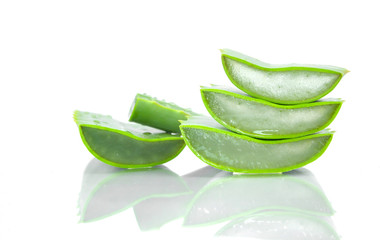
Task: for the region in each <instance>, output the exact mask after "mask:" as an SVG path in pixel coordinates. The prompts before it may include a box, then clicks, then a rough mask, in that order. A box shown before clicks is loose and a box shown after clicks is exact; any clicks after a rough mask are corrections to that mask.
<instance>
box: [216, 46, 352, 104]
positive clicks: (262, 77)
mask: <svg viewBox="0 0 380 240" xmlns="http://www.w3.org/2000/svg"><path fill="white" fill-rule="evenodd" d="M221 52H222V63H223V67H224V70H225V72H226V74H227V76H228V78H229V79H230V80H231V82H232V83H233V84H234V85H235V86H236V87H238V88H239V89H241V90H242V91H244V92H246V93H248V94H249V95H251V96H252V97H257V98H261V99H264V100H267V101H270V102H274V103H280V104H298V103H305V102H312V101H315V100H318V99H320V98H322V97H323V96H325V95H326V94H328V93H329V92H331V91H332V90H333V89H334V88H335V86H336V85H337V84H338V83H339V81H340V79H341V78H342V77H343V76H344V75H345V74H346V73H347V72H348V71H347V70H346V69H344V68H339V67H334V66H323V65H301V64H287V65H274V64H268V63H264V62H261V61H259V60H257V59H255V58H252V57H249V56H246V55H243V54H241V53H238V52H235V51H233V50H230V49H223V50H221Z"/></svg>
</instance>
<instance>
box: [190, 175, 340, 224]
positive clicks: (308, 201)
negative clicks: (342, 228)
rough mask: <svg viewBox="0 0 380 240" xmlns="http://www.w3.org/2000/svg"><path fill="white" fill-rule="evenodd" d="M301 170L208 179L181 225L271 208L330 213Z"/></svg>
mask: <svg viewBox="0 0 380 240" xmlns="http://www.w3.org/2000/svg"><path fill="white" fill-rule="evenodd" d="M302 170H303V169H300V170H295V171H292V172H289V173H284V174H268V175H233V176H228V177H225V178H222V179H219V180H216V181H214V182H211V183H210V184H208V185H207V186H205V187H204V188H203V189H202V190H201V191H200V192H199V193H198V194H197V196H195V198H194V199H193V201H192V204H191V207H190V208H189V210H188V212H187V214H186V216H185V219H184V225H185V226H201V225H210V224H215V223H220V222H224V221H229V220H232V219H235V218H238V217H242V216H247V215H249V214H253V213H260V212H265V211H271V210H278V211H292V212H298V213H304V214H310V215H315V216H331V215H333V213H334V210H333V209H332V207H331V204H330V202H329V201H328V199H327V197H326V195H325V194H324V192H323V191H322V189H321V188H320V187H319V186H318V185H317V184H314V183H313V181H311V180H309V178H308V177H306V176H305V175H307V172H306V174H305V172H304V171H302Z"/></svg>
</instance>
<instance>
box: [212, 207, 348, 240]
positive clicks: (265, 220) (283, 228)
mask: <svg viewBox="0 0 380 240" xmlns="http://www.w3.org/2000/svg"><path fill="white" fill-rule="evenodd" d="M216 236H218V237H238V238H241V237H250V238H254V239H285V240H320V239H324V240H337V239H340V237H339V235H338V234H337V233H336V231H335V229H334V227H333V226H331V225H330V224H329V223H328V222H326V221H325V219H323V218H322V217H319V216H311V215H306V214H300V213H294V212H282V211H270V212H265V213H260V214H252V215H250V216H246V217H242V218H240V219H237V220H234V221H232V222H230V223H228V224H227V225H226V226H224V227H223V228H222V229H221V230H219V231H218V232H217V233H216Z"/></svg>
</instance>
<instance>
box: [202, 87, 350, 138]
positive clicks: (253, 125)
mask: <svg viewBox="0 0 380 240" xmlns="http://www.w3.org/2000/svg"><path fill="white" fill-rule="evenodd" d="M201 94H202V99H203V102H204V104H205V106H206V108H207V110H208V111H209V113H210V114H211V116H212V117H213V118H214V119H215V120H217V121H218V122H219V123H220V124H222V125H223V126H224V127H226V128H228V129H230V130H232V131H234V132H237V133H241V134H245V135H249V136H252V137H257V138H264V139H280V138H293V137H299V136H304V135H308V134H311V133H315V132H318V131H320V130H322V129H324V128H326V127H327V126H328V125H330V123H331V122H332V121H333V120H334V118H335V117H336V115H337V114H338V112H339V110H340V108H341V105H342V103H343V101H342V100H339V99H327V100H323V101H317V102H313V103H306V104H298V105H279V104H274V103H271V102H268V101H265V100H261V99H257V98H252V97H250V96H248V95H247V94H245V93H244V92H242V91H239V90H237V89H236V90H235V89H232V88H228V87H223V86H212V87H202V89H201Z"/></svg>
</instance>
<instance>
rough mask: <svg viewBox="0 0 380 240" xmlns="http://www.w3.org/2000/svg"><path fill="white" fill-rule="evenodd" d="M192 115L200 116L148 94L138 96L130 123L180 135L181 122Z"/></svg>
mask: <svg viewBox="0 0 380 240" xmlns="http://www.w3.org/2000/svg"><path fill="white" fill-rule="evenodd" d="M190 115H198V114H197V113H194V112H193V111H191V110H190V109H187V108H182V107H180V106H178V105H176V104H174V103H168V102H165V101H163V100H158V99H157V98H154V97H151V96H148V95H146V94H137V95H136V97H135V100H134V102H133V104H132V106H131V109H130V113H129V116H130V117H129V121H131V122H136V123H140V124H143V125H146V126H150V127H154V128H158V129H162V130H165V131H168V132H175V133H180V130H179V124H180V123H179V120H186V119H187V118H188V117H189V116H190Z"/></svg>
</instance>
